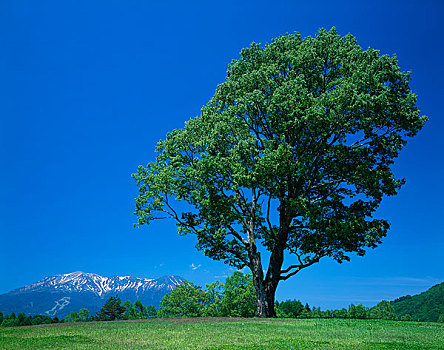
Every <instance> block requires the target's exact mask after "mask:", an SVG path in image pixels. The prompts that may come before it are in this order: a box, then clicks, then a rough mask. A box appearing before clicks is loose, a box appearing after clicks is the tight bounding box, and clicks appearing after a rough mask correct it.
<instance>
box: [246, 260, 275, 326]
mask: <svg viewBox="0 0 444 350" xmlns="http://www.w3.org/2000/svg"><path fill="white" fill-rule="evenodd" d="M250 261H251V266H250V269H251V272H252V274H253V285H254V289H255V291H256V315H257V316H258V317H276V311H275V310H274V298H275V294H276V288H277V285H278V283H279V278H273V279H270V278H269V274H270V267H269V269H268V270H269V272H268V273H267V278H266V279H264V272H263V270H262V263H261V260H260V253H259V252H257V253H256V254H252V255H251V258H250ZM270 263H272V260H270ZM281 265H282V264H281ZM281 265H279V270H280V266H281ZM272 270H276V266H274V268H273V269H272Z"/></svg>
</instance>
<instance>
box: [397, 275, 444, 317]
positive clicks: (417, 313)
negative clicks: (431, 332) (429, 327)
mask: <svg viewBox="0 0 444 350" xmlns="http://www.w3.org/2000/svg"><path fill="white" fill-rule="evenodd" d="M390 304H392V306H393V308H394V311H395V313H396V314H397V315H398V317H400V316H403V315H406V314H409V315H410V316H412V318H413V319H414V320H415V321H426V322H436V321H437V320H438V318H439V316H440V315H442V314H444V282H441V283H438V284H436V285H434V286H433V287H431V288H429V289H427V290H426V291H424V292H422V293H419V294H416V295H413V296H411V295H404V296H402V297H399V298H396V299H395V300H392V301H391V302H390Z"/></svg>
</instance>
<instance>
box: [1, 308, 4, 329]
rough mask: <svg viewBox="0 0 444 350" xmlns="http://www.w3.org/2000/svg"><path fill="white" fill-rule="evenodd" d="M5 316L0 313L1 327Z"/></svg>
mask: <svg viewBox="0 0 444 350" xmlns="http://www.w3.org/2000/svg"><path fill="white" fill-rule="evenodd" d="M3 319H4V316H3V312H1V311H0V326H1V325H2V322H3Z"/></svg>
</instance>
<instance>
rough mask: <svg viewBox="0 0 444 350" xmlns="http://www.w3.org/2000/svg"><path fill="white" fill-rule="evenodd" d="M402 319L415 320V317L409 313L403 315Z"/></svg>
mask: <svg viewBox="0 0 444 350" xmlns="http://www.w3.org/2000/svg"><path fill="white" fill-rule="evenodd" d="M400 320H401V321H413V318H412V316H410V315H409V314H405V315H402V316H401V318H400Z"/></svg>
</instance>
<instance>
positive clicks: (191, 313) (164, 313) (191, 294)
mask: <svg viewBox="0 0 444 350" xmlns="http://www.w3.org/2000/svg"><path fill="white" fill-rule="evenodd" d="M205 303H206V299H205V292H204V291H203V290H202V288H201V287H199V286H196V285H194V284H193V283H192V282H188V281H182V283H181V284H179V285H178V286H176V288H174V289H173V291H172V292H171V293H170V294H166V295H165V296H164V297H163V298H162V299H161V300H160V307H159V311H158V317H200V316H202V314H203V309H204V306H205Z"/></svg>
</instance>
